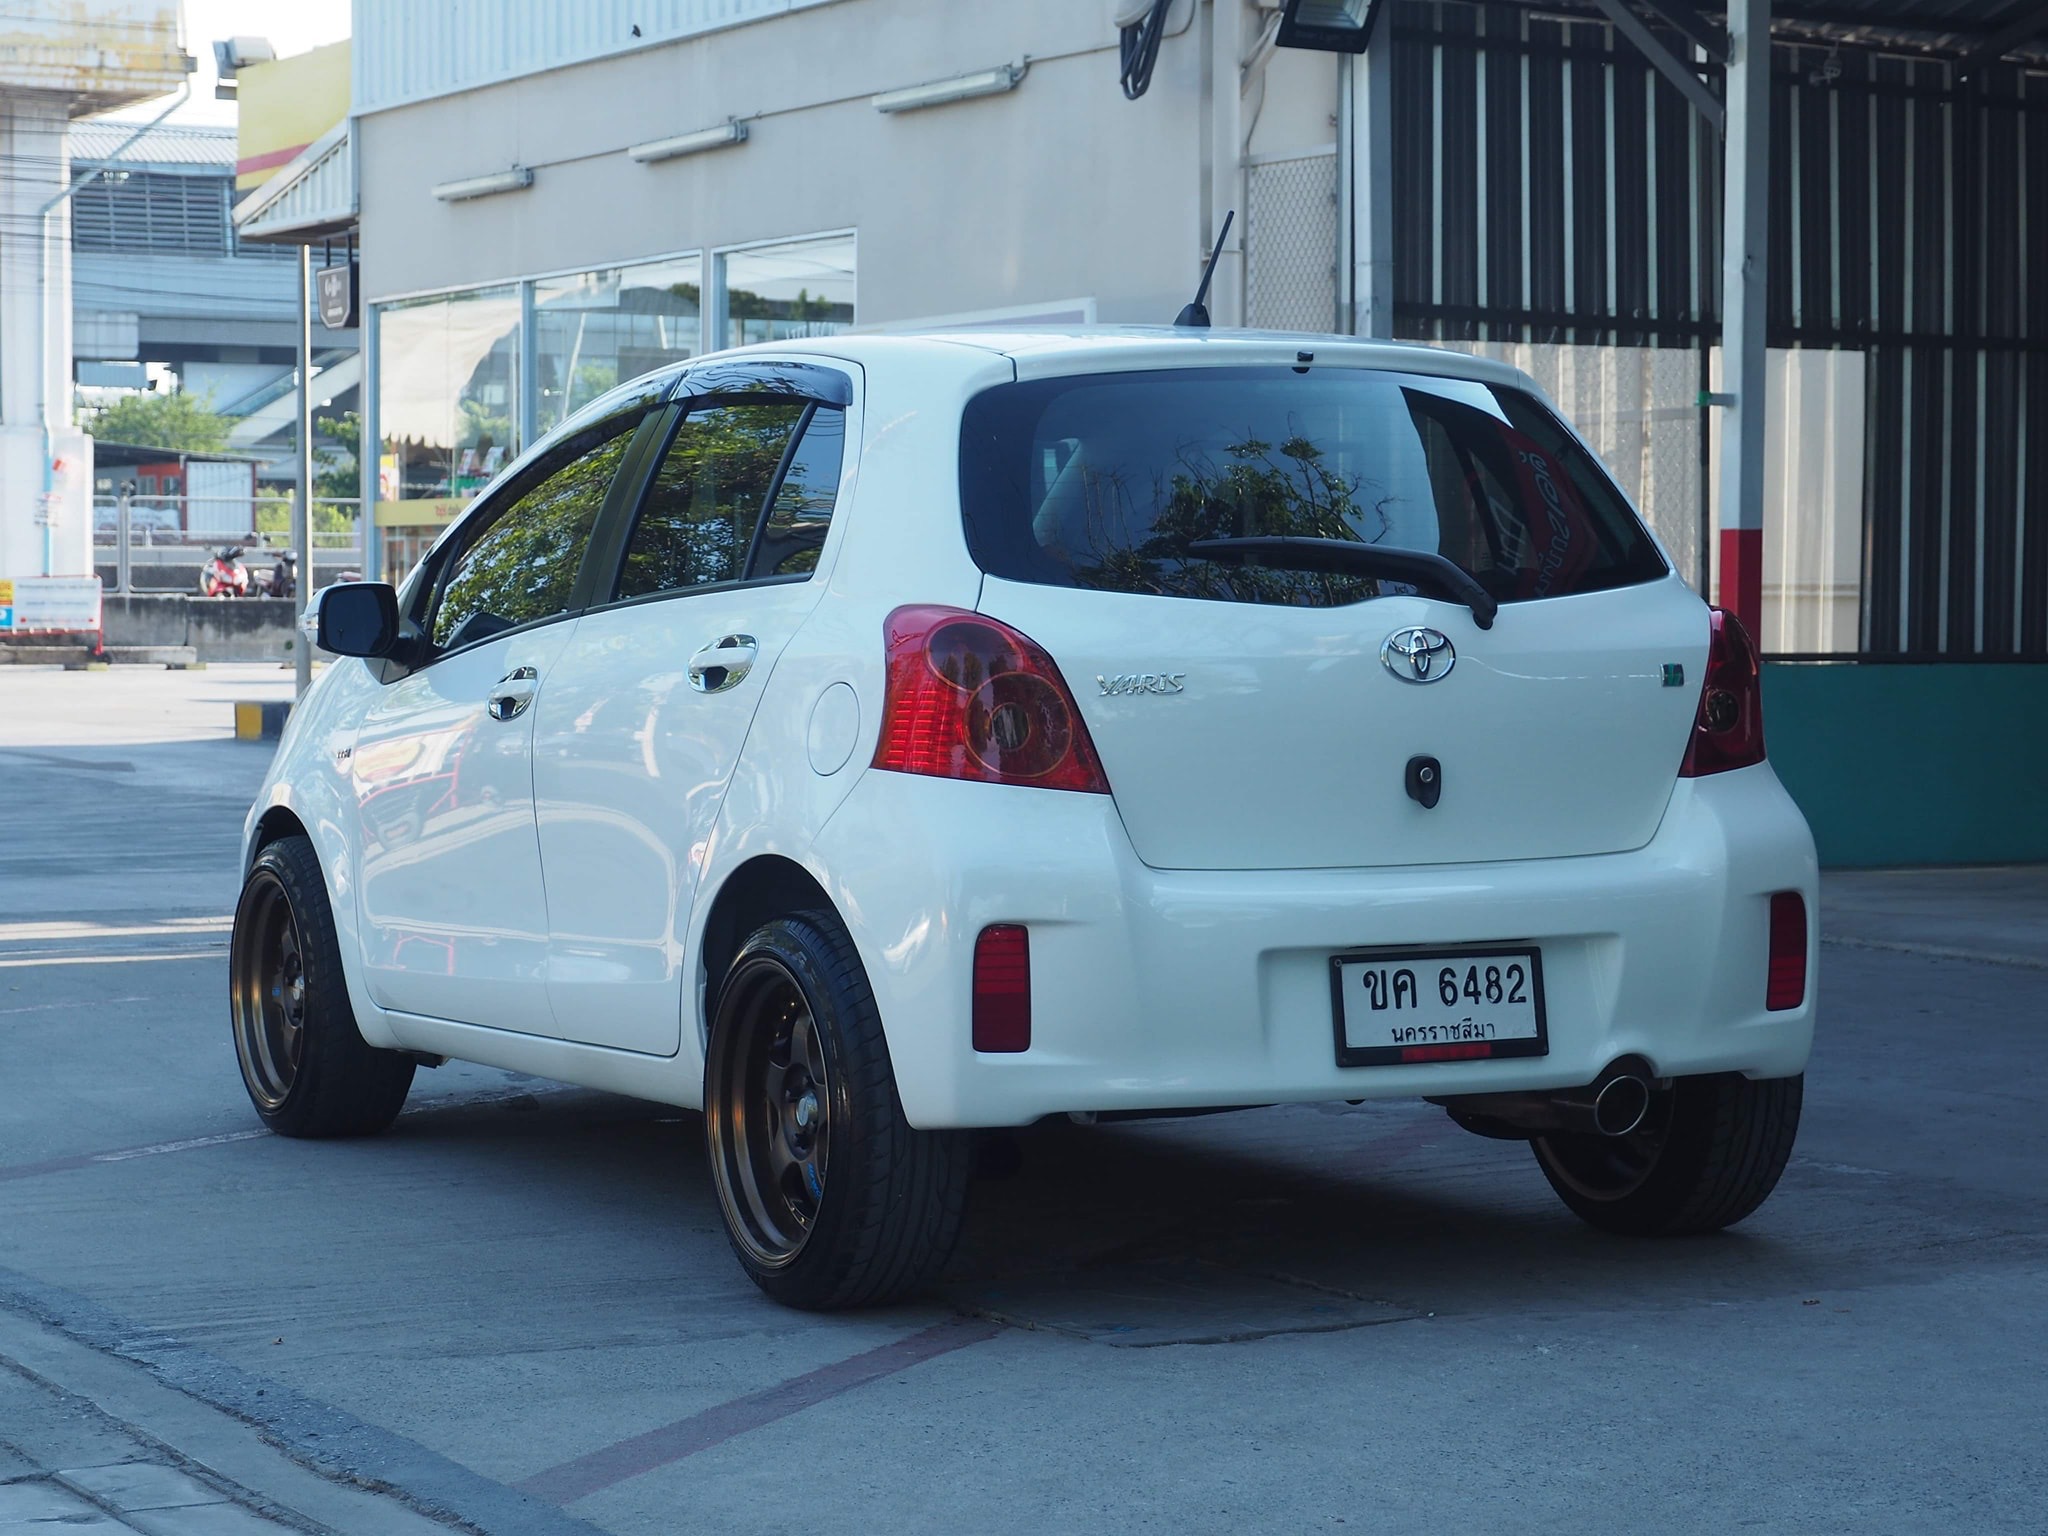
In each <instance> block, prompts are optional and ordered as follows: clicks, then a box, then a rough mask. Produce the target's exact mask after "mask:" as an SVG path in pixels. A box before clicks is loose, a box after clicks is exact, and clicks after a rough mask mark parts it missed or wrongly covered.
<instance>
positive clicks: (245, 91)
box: [235, 42, 349, 192]
mask: <svg viewBox="0 0 2048 1536" xmlns="http://www.w3.org/2000/svg"><path fill="white" fill-rule="evenodd" d="M348 49H349V45H348V44H347V43H345V42H342V43H329V44H328V45H327V46H326V47H325V48H315V49H314V50H313V51H312V52H311V53H301V54H297V55H294V56H293V57H292V58H289V59H278V60H276V61H275V62H274V63H270V64H251V65H247V66H245V67H244V68H242V69H240V70H238V71H236V73H235V102H236V106H237V109H238V112H237V116H238V119H239V126H238V127H237V129H236V132H235V190H236V191H237V192H247V191H249V190H250V189H251V188H253V187H260V186H262V185H263V183H264V182H266V181H268V180H270V178H271V177H273V176H275V175H276V174H277V173H278V172H279V171H281V170H283V169H284V168H285V167H286V166H287V165H290V164H291V163H292V161H294V160H296V159H298V158H299V156H300V155H302V154H304V153H305V151H306V146H307V145H309V144H311V143H312V142H313V141H314V140H315V139H317V138H319V137H320V135H321V134H323V133H325V132H326V131H327V130H328V129H330V128H332V127H333V126H334V125H335V124H336V123H338V122H340V121H341V120H342V119H343V118H345V117H347V116H348Z"/></svg>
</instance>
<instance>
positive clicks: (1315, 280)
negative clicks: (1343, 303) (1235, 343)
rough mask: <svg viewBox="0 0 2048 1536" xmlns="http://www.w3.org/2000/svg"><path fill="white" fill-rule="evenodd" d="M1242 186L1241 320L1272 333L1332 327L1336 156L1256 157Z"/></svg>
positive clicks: (1334, 316) (1334, 312) (1328, 152)
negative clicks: (1243, 288) (1243, 298)
mask: <svg viewBox="0 0 2048 1536" xmlns="http://www.w3.org/2000/svg"><path fill="white" fill-rule="evenodd" d="M1246 182H1247V185H1246V191H1245V228H1244V253H1245V268H1244V281H1245V319H1246V322H1247V323H1248V324H1250V325H1254V326H1259V327H1263V328H1266V329H1271V330H1277V331H1330V330H1337V329H1340V328H1341V327H1340V322H1339V319H1338V315H1337V153H1336V151H1335V150H1334V149H1330V150H1318V151H1316V152H1315V153H1313V154H1306V155H1288V156H1284V157H1282V156H1275V157H1269V158H1264V159H1256V160H1254V161H1252V163H1251V165H1250V167H1249V168H1248V170H1247V172H1246Z"/></svg>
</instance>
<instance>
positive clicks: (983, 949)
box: [974, 923, 1031, 1053]
mask: <svg viewBox="0 0 2048 1536" xmlns="http://www.w3.org/2000/svg"><path fill="white" fill-rule="evenodd" d="M974 1048H975V1049H976V1050H977V1051H1000V1052H1008V1053H1015V1052H1017V1051H1028V1050H1030V1049H1031V931H1030V930H1029V929H1028V928H1024V927H1022V926H1020V925H1019V924H1016V923H992V924H990V925H989V926H988V927H986V928H984V929H982V930H981V936H980V937H979V938H977V939H976V940H975V941H974Z"/></svg>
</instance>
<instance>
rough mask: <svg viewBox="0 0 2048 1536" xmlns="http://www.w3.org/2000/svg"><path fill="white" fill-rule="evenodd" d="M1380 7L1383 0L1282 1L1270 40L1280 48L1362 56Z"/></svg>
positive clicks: (1370, 37) (1369, 39) (1370, 39)
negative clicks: (1273, 34) (1276, 28)
mask: <svg viewBox="0 0 2048 1536" xmlns="http://www.w3.org/2000/svg"><path fill="white" fill-rule="evenodd" d="M1383 5H1384V0H1283V4H1282V5H1281V9H1280V31H1279V34H1278V35H1277V36H1276V37H1275V38H1274V39H1273V40H1274V42H1276V43H1278V44H1279V45H1280V46H1281V47H1282V48H1308V49H1313V50H1314V51H1316V52H1318V53H1363V52H1365V46H1366V44H1367V43H1369V42H1371V41H1372V28H1373V23H1374V22H1376V21H1378V20H1379V14H1380V11H1381V9H1382V8H1383Z"/></svg>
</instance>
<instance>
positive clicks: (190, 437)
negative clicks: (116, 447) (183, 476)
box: [85, 390, 228, 453]
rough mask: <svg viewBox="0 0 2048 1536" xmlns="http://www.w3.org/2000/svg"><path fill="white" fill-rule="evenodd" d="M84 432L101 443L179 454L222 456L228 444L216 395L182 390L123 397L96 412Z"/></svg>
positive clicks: (225, 427) (225, 419)
mask: <svg viewBox="0 0 2048 1536" xmlns="http://www.w3.org/2000/svg"><path fill="white" fill-rule="evenodd" d="M85 430H86V431H87V432H89V433H90V434H91V435H92V436H93V437H95V438H97V439H99V440H100V441H101V442H107V443H125V444H127V445H129V446H130V447H134V448H164V449H169V450H171V451H173V452H178V453H219V452H220V451H221V450H222V449H224V448H226V447H227V445H228V422H227V418H226V417H224V416H221V415H219V414H217V413H216V412H215V411H214V409H213V396H212V395H211V394H210V393H209V394H207V395H205V396H204V397H196V396H193V395H190V394H188V393H186V392H185V391H183V390H180V391H178V392H177V393H175V394H169V395H159V394H156V393H154V392H149V391H145V392H143V393H141V394H134V395H127V396H124V397H123V398H122V399H119V400H116V401H115V402H114V403H113V404H112V405H109V406H104V407H102V408H101V409H100V410H99V411H97V412H96V413H95V414H94V415H93V418H92V419H91V420H90V421H89V422H87V423H86V427H85Z"/></svg>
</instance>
